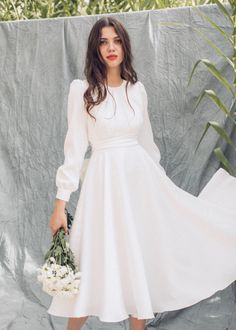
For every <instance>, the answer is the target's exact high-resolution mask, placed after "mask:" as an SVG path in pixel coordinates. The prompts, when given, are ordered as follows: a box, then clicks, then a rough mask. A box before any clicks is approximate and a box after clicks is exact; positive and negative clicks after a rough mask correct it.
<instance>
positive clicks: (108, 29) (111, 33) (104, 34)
mask: <svg viewBox="0 0 236 330" xmlns="http://www.w3.org/2000/svg"><path fill="white" fill-rule="evenodd" d="M116 37H119V36H118V34H117V33H116V31H115V29H114V27H113V26H104V27H103V28H102V29H101V38H104V39H107V38H116Z"/></svg>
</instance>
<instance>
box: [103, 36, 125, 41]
mask: <svg viewBox="0 0 236 330" xmlns="http://www.w3.org/2000/svg"><path fill="white" fill-rule="evenodd" d="M116 38H120V37H119V36H115V37H114V38H113V39H116ZM100 39H104V40H107V38H103V37H101V38H100Z"/></svg>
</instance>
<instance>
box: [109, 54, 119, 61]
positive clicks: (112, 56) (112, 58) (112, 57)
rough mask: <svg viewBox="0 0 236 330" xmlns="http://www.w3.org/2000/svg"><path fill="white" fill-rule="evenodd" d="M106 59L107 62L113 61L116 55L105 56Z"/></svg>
mask: <svg viewBox="0 0 236 330" xmlns="http://www.w3.org/2000/svg"><path fill="white" fill-rule="evenodd" d="M107 58H108V59H109V60H114V59H116V58H117V55H110V56H107Z"/></svg>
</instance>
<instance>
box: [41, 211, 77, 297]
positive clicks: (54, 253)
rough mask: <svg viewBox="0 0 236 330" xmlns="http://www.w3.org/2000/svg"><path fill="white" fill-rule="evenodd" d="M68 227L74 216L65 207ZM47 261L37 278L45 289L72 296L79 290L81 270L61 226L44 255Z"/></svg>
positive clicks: (52, 293) (53, 294)
mask: <svg viewBox="0 0 236 330" xmlns="http://www.w3.org/2000/svg"><path fill="white" fill-rule="evenodd" d="M65 213H66V215H67V225H68V229H69V228H70V227H71V224H72V221H73V217H72V216H71V215H70V213H69V212H68V211H67V209H65ZM44 261H45V263H44V264H43V266H41V267H40V268H38V269H37V271H38V276H37V279H38V281H39V282H42V284H43V291H45V292H47V293H48V294H49V295H51V296H55V295H62V296H67V297H72V296H74V294H77V293H78V292H79V284H80V278H81V272H80V271H79V267H78V265H76V264H75V261H74V255H73V252H72V251H71V249H70V246H69V243H68V241H66V238H65V231H64V229H63V228H60V229H59V230H58V231H57V232H56V234H55V235H54V236H53V241H52V244H51V247H50V249H49V250H48V252H47V253H46V255H45V257H44Z"/></svg>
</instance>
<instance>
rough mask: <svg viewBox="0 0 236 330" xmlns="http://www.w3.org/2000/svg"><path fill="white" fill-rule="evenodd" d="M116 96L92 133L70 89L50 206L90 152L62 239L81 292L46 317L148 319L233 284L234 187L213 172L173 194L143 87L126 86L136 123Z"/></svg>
mask: <svg viewBox="0 0 236 330" xmlns="http://www.w3.org/2000/svg"><path fill="white" fill-rule="evenodd" d="M125 86H126V81H125V80H123V82H122V84H121V85H120V86H118V87H110V86H109V87H108V89H109V93H108V94H107V97H106V99H105V100H104V101H103V102H102V103H101V104H99V105H97V106H95V107H94V108H93V109H92V114H93V115H94V116H95V117H96V119H97V121H96V123H95V121H94V119H93V118H91V117H90V116H89V115H88V114H87V112H86V110H85V107H84V103H83V102H84V101H83V94H84V92H85V90H86V89H87V87H88V83H87V80H80V79H75V80H73V81H72V82H71V84H70V90H69V96H68V105H67V115H68V131H67V135H66V138H65V143H64V155H65V160H64V163H63V165H61V166H60V167H59V168H58V170H57V175H56V185H57V188H58V190H57V195H56V197H57V198H59V199H62V200H65V201H69V198H70V194H71V192H74V191H76V190H77V189H78V186H79V178H80V177H81V169H82V165H83V161H84V156H85V152H86V151H87V147H88V145H89V144H90V145H91V147H92V153H91V157H90V159H89V162H88V165H87V169H86V172H85V175H84V178H83V182H82V186H81V190H80V196H79V200H78V204H77V207H76V211H75V214H74V221H73V225H72V227H71V232H70V235H69V243H70V247H71V249H72V251H73V252H74V255H75V260H76V261H77V262H78V263H79V267H80V271H81V273H82V277H81V282H80V292H79V293H78V294H77V295H75V296H74V297H73V298H68V297H58V296H55V297H53V298H52V301H51V305H50V307H49V309H48V313H50V314H52V315H56V316H61V317H82V316H97V317H98V318H99V319H100V320H101V321H103V322H118V321H122V320H125V319H127V318H128V317H129V316H130V315H132V316H134V317H137V318H140V319H143V318H144V319H152V318H154V317H155V315H154V313H158V312H159V313H161V312H165V311H171V310H177V309H181V308H185V307H188V306H191V305H193V304H195V303H197V302H199V301H201V300H203V299H205V298H208V297H210V296H211V295H213V294H214V293H215V292H216V291H218V290H222V289H224V288H226V287H227V286H228V285H230V284H231V283H232V282H233V281H235V280H236V202H235V197H236V178H235V177H233V176H231V175H229V174H228V172H226V171H225V170H224V169H222V168H220V169H219V170H218V171H217V172H216V173H215V174H214V175H213V177H212V178H211V180H210V181H209V182H208V183H207V185H206V186H205V187H204V189H203V190H202V191H201V193H200V194H199V195H198V196H194V195H192V194H190V193H188V192H186V191H184V190H183V189H181V188H180V187H178V186H177V185H176V184H174V183H173V181H172V180H171V179H170V178H169V177H168V176H167V175H166V172H165V170H164V168H163V167H162V166H161V165H160V158H161V155H160V151H159V149H158V147H157V145H156V144H155V142H154V139H153V132H152V128H151V123H150V119H149V115H148V102H147V93H146V90H145V87H144V85H143V83H141V82H140V81H137V82H136V83H135V84H132V85H131V84H129V85H128V89H127V92H128V96H129V101H130V103H131V105H132V107H133V108H134V111H135V113H134V111H133V110H132V109H131V108H130V106H129V103H128V101H127V99H126V92H125ZM114 100H115V103H116V108H115V103H114Z"/></svg>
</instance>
